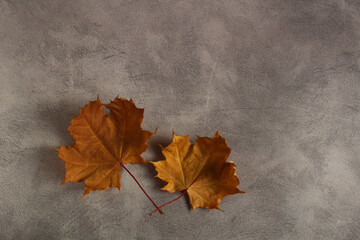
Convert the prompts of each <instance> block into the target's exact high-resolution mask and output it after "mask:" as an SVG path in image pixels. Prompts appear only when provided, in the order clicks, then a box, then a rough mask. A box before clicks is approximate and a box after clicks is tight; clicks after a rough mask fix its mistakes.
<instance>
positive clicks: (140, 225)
mask: <svg viewBox="0 0 360 240" xmlns="http://www.w3.org/2000/svg"><path fill="white" fill-rule="evenodd" d="M0 80H1V89H0V93H1V95H0V97H1V109H0V110H1V116H0V117H1V125H0V141H1V142H0V144H1V145H0V146H1V148H0V154H1V155H0V159H1V161H0V169H1V170H0V171H1V172H0V184H1V185H0V186H1V194H0V231H1V233H0V239H359V238H360V230H359V228H360V194H359V185H360V178H359V176H360V160H359V156H360V147H359V140H360V134H359V131H360V112H359V111H360V2H359V1H346V0H344V1H335V0H331V1H330V0H318V1H317V0H312V1H310V0H309V1H308V0H306V1H305V0H303V1H295V0H293V1H292V0H288V1H285V0H284V1H281V0H273V1H261V0H258V1H252V0H244V1H235V0H233V1H205V0H204V1H25V0H24V1H10V0H8V1H3V0H0ZM97 94H99V95H100V98H101V99H102V101H103V102H105V103H106V102H108V100H110V99H113V98H115V96H116V95H118V94H119V95H120V96H122V97H125V98H133V99H134V101H135V103H136V104H137V106H139V107H144V108H145V119H144V124H143V127H144V129H147V130H154V129H155V128H158V132H157V134H156V135H155V136H154V137H153V138H152V139H151V141H150V147H149V150H148V151H147V152H146V153H145V154H144V155H143V156H144V158H145V159H146V160H149V161H151V160H159V159H162V156H161V153H160V149H159V147H158V146H157V144H158V143H161V144H163V145H167V144H168V143H169V142H170V141H171V131H172V129H174V130H175V132H176V133H177V134H179V135H181V134H183V135H186V134H189V135H190V136H191V139H192V140H194V139H195V138H196V135H200V136H212V135H213V134H214V133H215V130H216V129H219V130H220V132H221V133H222V134H223V136H225V137H226V139H227V140H228V144H229V146H230V147H231V148H232V149H233V151H232V154H231V156H230V160H233V161H234V162H235V163H236V164H237V172H238V175H239V177H240V182H241V183H240V186H239V187H240V189H242V190H244V191H246V194H241V195H240V194H238V195H235V196H230V197H227V198H225V199H224V200H223V201H222V203H221V208H222V209H224V210H225V211H224V212H221V211H217V210H203V209H199V210H197V212H196V213H194V212H192V211H191V210H190V208H189V205H188V204H187V202H186V199H185V198H184V199H181V200H179V201H178V202H176V203H174V204H172V205H171V206H169V207H166V208H165V209H164V210H165V212H166V215H165V216H164V217H161V216H160V215H156V216H154V217H149V216H148V213H149V212H150V211H152V210H153V206H152V205H151V203H150V202H149V201H148V199H146V197H145V196H144V195H143V193H142V192H141V191H140V190H139V188H138V187H137V186H136V184H135V183H134V181H133V180H132V179H131V178H130V177H129V175H128V174H127V173H125V172H124V173H123V174H122V190H121V192H120V193H119V192H118V191H117V190H116V189H111V190H108V191H105V192H95V193H92V194H90V195H89V196H87V197H86V198H85V199H84V200H83V201H80V199H81V196H82V193H83V184H82V183H68V184H65V185H62V186H60V185H59V184H60V182H61V181H62V180H63V177H64V164H63V162H62V161H61V160H59V159H58V157H57V155H56V152H55V151H54V147H58V146H59V145H60V141H63V142H64V143H65V144H71V143H72V140H71V138H70V136H69V134H68V133H67V132H65V129H66V128H67V126H68V125H69V124H70V121H71V118H72V117H73V116H75V115H77V114H78V112H79V110H80V108H82V107H83V105H84V104H85V103H87V102H88V101H89V100H95V99H96V96H97ZM129 168H130V169H131V171H132V172H133V173H134V174H135V175H136V176H137V177H138V178H139V179H140V180H141V182H142V183H143V185H144V187H145V188H146V189H147V190H148V191H149V194H150V195H151V196H153V198H154V200H155V201H156V202H157V203H159V204H160V203H164V202H166V201H168V200H170V199H173V198H175V197H176V196H178V195H179V194H170V193H167V192H162V191H160V190H159V188H160V187H161V186H163V185H164V184H163V183H162V182H160V181H159V180H155V179H154V175H155V172H154V169H153V168H152V167H151V166H139V165H138V166H129Z"/></svg>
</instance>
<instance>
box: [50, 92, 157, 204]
mask: <svg viewBox="0 0 360 240" xmlns="http://www.w3.org/2000/svg"><path fill="white" fill-rule="evenodd" d="M105 107H106V108H107V109H109V110H110V113H109V115H106V114H105V109H104V107H103V104H102V103H101V101H100V99H99V97H98V98H97V100H96V101H91V102H89V104H87V105H85V107H84V108H83V109H81V111H80V115H79V116H77V117H74V118H73V119H72V122H71V125H70V126H69V128H68V130H69V132H70V134H71V136H72V138H73V139H74V141H75V144H74V145H71V146H64V145H61V147H60V148H58V149H56V151H57V152H58V154H59V157H60V158H61V159H62V160H63V161H64V162H65V169H66V175H65V179H64V181H63V183H66V182H81V181H85V193H84V195H83V197H85V196H86V195H87V194H88V193H90V192H93V191H95V190H105V189H108V188H110V187H116V188H118V189H119V191H120V186H121V184H120V169H121V166H123V164H127V163H132V164H143V163H147V162H146V161H145V160H144V159H143V158H142V157H141V156H140V155H141V154H142V153H143V152H145V150H146V149H147V145H146V141H147V140H148V139H149V138H150V137H151V135H152V134H153V133H151V132H149V131H144V130H142V129H141V123H142V121H143V117H144V109H140V108H136V106H135V104H134V102H133V101H132V100H131V99H130V101H128V100H126V99H124V98H119V97H116V98H115V100H114V101H111V103H110V104H106V105H105Z"/></svg>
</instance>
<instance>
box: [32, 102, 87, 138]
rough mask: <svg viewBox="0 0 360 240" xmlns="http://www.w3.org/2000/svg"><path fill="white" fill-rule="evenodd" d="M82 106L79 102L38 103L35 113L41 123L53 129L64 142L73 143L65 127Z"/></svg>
mask: <svg viewBox="0 0 360 240" xmlns="http://www.w3.org/2000/svg"><path fill="white" fill-rule="evenodd" d="M82 107H83V106H81V104H80V103H79V104H70V103H69V102H57V103H53V104H49V103H46V104H39V105H38V106H37V115H38V119H41V121H42V122H43V124H45V125H46V126H48V127H50V128H51V129H53V131H54V132H55V134H56V136H58V137H59V138H60V139H61V140H62V141H63V142H64V144H65V143H66V144H73V141H72V138H71V136H70V134H69V132H68V131H67V128H68V127H69V126H70V124H71V120H72V118H73V117H75V116H77V115H79V114H80V110H81V108H82ZM59 144H60V143H59Z"/></svg>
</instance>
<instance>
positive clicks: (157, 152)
mask: <svg viewBox="0 0 360 240" xmlns="http://www.w3.org/2000/svg"><path fill="white" fill-rule="evenodd" d="M171 141H172V140H171V138H170V137H168V136H164V135H157V134H155V135H153V136H152V137H151V138H150V140H149V141H148V142H147V144H148V146H149V147H148V149H147V151H146V156H144V158H145V159H146V160H147V161H148V162H157V161H161V160H164V159H165V158H164V156H163V155H162V152H161V147H160V145H161V146H167V145H169V144H170V143H171ZM144 167H145V168H146V175H145V176H144V177H145V178H147V179H153V181H154V182H155V183H154V184H153V187H152V189H160V188H161V187H163V186H165V185H166V182H164V181H162V180H161V179H159V178H157V177H155V176H156V175H157V172H156V170H155V167H154V165H152V164H145V165H144Z"/></svg>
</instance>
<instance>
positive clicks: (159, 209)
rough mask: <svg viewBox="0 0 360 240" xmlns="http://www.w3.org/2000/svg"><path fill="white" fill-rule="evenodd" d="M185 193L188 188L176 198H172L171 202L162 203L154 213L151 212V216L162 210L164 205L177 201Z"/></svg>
mask: <svg viewBox="0 0 360 240" xmlns="http://www.w3.org/2000/svg"><path fill="white" fill-rule="evenodd" d="M185 193H186V190H185V191H184V192H183V193H182V194H181V195H180V196H179V197H177V198H175V199H174V200H171V201H170V202H167V203H165V204H163V205H161V206H160V207H158V208H157V209H156V210H155V211H153V212H152V213H150V216H153V215H154V214H155V213H156V212H157V211H161V208H162V207H165V206H166V205H168V204H170V203H172V202H175V201H176V200H179V199H180V198H181V197H182V196H184V195H185Z"/></svg>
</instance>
